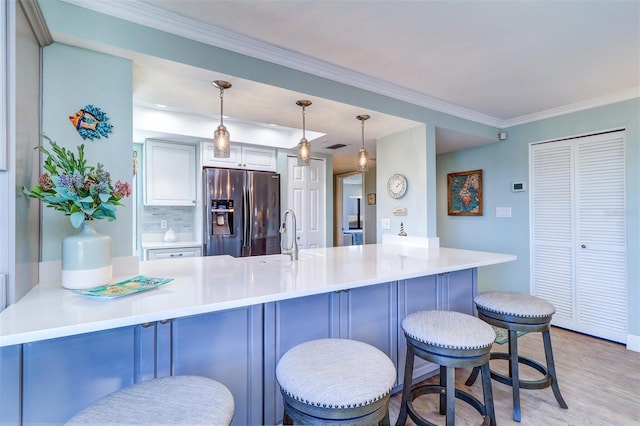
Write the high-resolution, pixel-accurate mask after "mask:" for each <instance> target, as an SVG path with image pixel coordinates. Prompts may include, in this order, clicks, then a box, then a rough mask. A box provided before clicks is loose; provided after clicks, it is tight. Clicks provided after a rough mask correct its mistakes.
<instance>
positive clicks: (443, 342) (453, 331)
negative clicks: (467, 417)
mask: <svg viewBox="0 0 640 426" xmlns="http://www.w3.org/2000/svg"><path fill="white" fill-rule="evenodd" d="M402 330H403V331H404V336H405V337H406V339H407V361H406V364H405V369H404V384H403V389H402V403H401V406H400V414H399V416H398V421H397V422H396V426H397V425H403V424H404V423H405V422H406V420H407V414H408V415H409V417H411V420H413V421H414V422H415V423H416V424H418V425H433V423H431V422H429V421H428V420H427V419H425V418H424V417H422V416H420V415H419V414H418V412H417V411H416V410H415V408H414V406H413V400H415V399H416V398H418V397H419V396H421V395H425V394H431V393H437V394H440V414H445V413H446V423H447V426H451V425H453V424H454V421H455V398H458V399H460V400H462V401H464V402H466V403H468V404H469V405H471V406H472V407H473V408H475V409H476V410H477V411H478V412H479V413H480V414H481V415H482V416H483V423H482V424H483V425H491V424H494V425H495V410H494V407H493V393H492V390H491V377H490V372H489V353H490V351H491V345H492V344H493V341H494V340H495V338H496V333H495V332H494V331H493V328H491V327H490V326H489V325H487V324H486V323H485V322H483V321H480V320H479V319H478V318H476V317H474V316H471V315H467V314H463V313H460V312H452V311H419V312H415V313H412V314H410V315H408V316H407V317H406V318H405V319H404V320H403V321H402ZM416 356H417V357H419V358H422V359H424V360H427V361H430V362H433V363H436V364H439V365H440V384H439V385H420V386H415V387H413V388H412V385H411V382H412V378H413V362H414V358H415V357H416ZM468 367H479V368H480V369H481V371H482V384H483V394H484V404H483V403H482V402H480V400H478V399H477V398H475V397H474V396H472V395H471V394H469V393H467V392H464V391H462V390H458V389H456V388H455V369H456V368H468Z"/></svg>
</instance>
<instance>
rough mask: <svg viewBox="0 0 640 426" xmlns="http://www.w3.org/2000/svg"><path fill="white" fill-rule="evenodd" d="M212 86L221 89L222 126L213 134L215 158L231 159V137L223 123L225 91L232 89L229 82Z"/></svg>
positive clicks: (220, 81)
mask: <svg viewBox="0 0 640 426" xmlns="http://www.w3.org/2000/svg"><path fill="white" fill-rule="evenodd" d="M211 84H213V85H214V86H215V87H217V88H218V89H220V125H219V126H218V128H217V129H216V131H215V132H214V134H213V156H214V157H215V158H229V157H230V156H231V135H230V134H229V131H228V130H227V128H226V127H224V123H223V122H222V119H223V114H224V109H223V106H224V103H223V95H224V91H225V89H229V88H231V83H229V82H228V81H222V80H215V81H213V82H212V83H211Z"/></svg>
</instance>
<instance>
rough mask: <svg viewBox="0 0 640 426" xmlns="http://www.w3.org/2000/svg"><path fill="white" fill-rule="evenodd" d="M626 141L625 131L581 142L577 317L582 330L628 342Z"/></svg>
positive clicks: (577, 161) (578, 190)
mask: <svg viewBox="0 0 640 426" xmlns="http://www.w3.org/2000/svg"><path fill="white" fill-rule="evenodd" d="M624 189H625V185H624V144H623V139H622V135H621V134H620V133H615V134H607V135H600V136H592V137H589V138H584V140H581V141H580V143H579V144H578V145H577V146H576V193H577V199H576V230H577V235H576V236H577V243H578V248H577V257H576V260H577V265H576V273H577V274H576V276H577V282H578V285H577V287H576V290H577V295H576V296H577V304H576V308H577V316H578V318H577V320H578V322H579V324H580V325H581V330H584V331H585V332H587V333H589V334H594V335H597V336H600V337H604V338H606V339H611V340H615V341H618V342H626V334H627V284H626V282H627V278H626V270H627V267H626V253H625V247H626V244H625V219H626V217H625V199H624Z"/></svg>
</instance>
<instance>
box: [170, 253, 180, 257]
mask: <svg viewBox="0 0 640 426" xmlns="http://www.w3.org/2000/svg"><path fill="white" fill-rule="evenodd" d="M169 256H170V257H182V253H171V254H170V255H169Z"/></svg>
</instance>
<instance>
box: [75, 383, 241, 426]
mask: <svg viewBox="0 0 640 426" xmlns="http://www.w3.org/2000/svg"><path fill="white" fill-rule="evenodd" d="M233 410H234V403H233V396H232V395H231V392H229V390H228V389H227V388H226V387H225V386H224V385H223V384H221V383H219V382H216V381H215V380H212V379H209V378H206V377H198V376H171V377H163V378H161V379H153V380H149V381H146V382H142V383H139V384H135V385H132V386H129V387H126V388H124V389H120V390H118V391H115V392H113V393H111V394H109V395H107V396H105V397H104V398H102V399H100V400H98V401H96V402H94V403H93V404H92V405H90V406H89V407H87V408H85V409H84V410H82V411H81V412H80V413H78V414H76V415H75V416H73V418H71V420H69V421H68V422H67V423H66V424H68V425H74V424H75V425H87V424H98V423H103V424H104V423H110V424H114V425H115V424H120V425H122V424H147V425H149V424H190V425H194V424H210V425H228V424H230V423H231V419H232V418H233Z"/></svg>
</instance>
